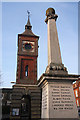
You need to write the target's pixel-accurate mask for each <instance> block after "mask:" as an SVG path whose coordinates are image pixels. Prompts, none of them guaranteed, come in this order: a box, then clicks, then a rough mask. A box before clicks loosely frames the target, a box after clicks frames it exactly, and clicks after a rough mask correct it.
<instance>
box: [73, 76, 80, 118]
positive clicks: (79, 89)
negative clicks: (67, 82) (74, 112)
mask: <svg viewBox="0 0 80 120" xmlns="http://www.w3.org/2000/svg"><path fill="white" fill-rule="evenodd" d="M73 90H74V95H75V99H76V105H77V107H78V113H79V116H80V78H79V80H78V81H76V82H75V83H73Z"/></svg>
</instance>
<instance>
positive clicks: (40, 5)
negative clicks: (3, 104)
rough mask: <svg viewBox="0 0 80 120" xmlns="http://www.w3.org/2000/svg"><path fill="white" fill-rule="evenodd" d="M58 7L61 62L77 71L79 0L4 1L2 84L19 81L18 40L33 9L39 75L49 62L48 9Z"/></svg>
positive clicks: (9, 84)
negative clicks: (73, 0) (47, 0)
mask: <svg viewBox="0 0 80 120" xmlns="http://www.w3.org/2000/svg"><path fill="white" fill-rule="evenodd" d="M49 7H52V8H54V9H55V12H56V14H57V15H58V19H57V21H56V25H57V32H58V38H59V44H60V50H61V56H62V63H63V64H64V66H65V67H67V69H68V73H69V74H78V3H77V2H3V3H2V71H1V74H2V87H11V86H12V85H13V84H11V82H13V81H14V82H15V81H16V69H17V40H18V34H20V33H22V32H24V30H25V24H26V23H27V18H28V16H27V10H29V11H30V12H31V16H30V21H31V25H32V31H33V33H34V34H36V35H38V36H39V37H40V38H39V41H38V45H39V49H38V79H39V77H40V76H41V75H42V74H43V73H44V72H45V70H46V67H47V65H48V52H47V24H46V23H45V18H46V15H45V14H46V10H47V9H48V8H49Z"/></svg>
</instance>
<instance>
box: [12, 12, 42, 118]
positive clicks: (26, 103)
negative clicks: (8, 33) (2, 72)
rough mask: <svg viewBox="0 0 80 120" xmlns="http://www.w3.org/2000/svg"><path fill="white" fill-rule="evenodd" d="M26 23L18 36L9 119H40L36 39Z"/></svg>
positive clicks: (28, 23)
mask: <svg viewBox="0 0 80 120" xmlns="http://www.w3.org/2000/svg"><path fill="white" fill-rule="evenodd" d="M31 28H32V26H31V24H30V18H29V14H28V21H27V24H26V25H25V31H24V32H23V33H22V34H18V53H17V77H16V84H15V85H13V90H12V98H11V109H10V119H11V120H17V119H18V120H24V119H25V120H31V119H33V118H36V119H37V120H38V119H40V117H41V89H40V87H38V85H37V84H36V83H37V57H38V39H39V37H38V36H36V35H34V34H33V32H32V30H31Z"/></svg>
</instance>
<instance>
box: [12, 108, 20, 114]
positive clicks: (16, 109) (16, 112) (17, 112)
mask: <svg viewBox="0 0 80 120" xmlns="http://www.w3.org/2000/svg"><path fill="white" fill-rule="evenodd" d="M12 115H13V116H16V115H19V108H13V109H12Z"/></svg>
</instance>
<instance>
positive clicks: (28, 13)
mask: <svg viewBox="0 0 80 120" xmlns="http://www.w3.org/2000/svg"><path fill="white" fill-rule="evenodd" d="M27 13H28V18H29V17H30V11H28V10H27Z"/></svg>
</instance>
